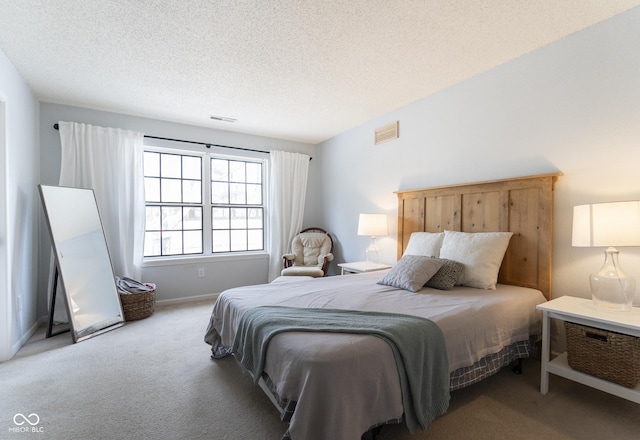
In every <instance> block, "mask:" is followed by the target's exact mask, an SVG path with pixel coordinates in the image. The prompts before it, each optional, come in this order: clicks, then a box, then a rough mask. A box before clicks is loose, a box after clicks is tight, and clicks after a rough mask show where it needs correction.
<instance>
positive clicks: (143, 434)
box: [0, 301, 640, 440]
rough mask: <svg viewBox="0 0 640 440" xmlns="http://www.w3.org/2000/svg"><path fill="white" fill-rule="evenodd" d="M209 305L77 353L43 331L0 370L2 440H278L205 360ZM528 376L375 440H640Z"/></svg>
mask: <svg viewBox="0 0 640 440" xmlns="http://www.w3.org/2000/svg"><path fill="white" fill-rule="evenodd" d="M212 305H213V303H212V301H206V302H196V303H187V304H182V305H177V306H170V307H159V308H158V310H157V311H156V313H155V314H154V315H153V316H151V317H149V318H147V319H144V320H140V321H134V322H131V323H129V324H127V325H126V326H124V327H122V328H119V329H116V330H114V331H111V332H108V333H105V334H103V335H100V336H97V337H95V338H92V339H89V340H86V341H83V342H80V343H78V344H72V343H71V337H70V335H69V334H63V335H59V336H55V337H53V338H49V339H46V338H44V330H42V331H39V332H38V333H37V334H36V335H35V336H34V337H33V338H32V339H31V340H30V341H29V343H28V344H26V345H25V346H24V347H23V348H22V350H20V352H19V353H18V354H17V355H16V356H15V357H14V358H13V359H12V360H10V361H8V362H5V363H2V364H0V396H1V399H0V438H1V439H27V438H29V439H32V438H33V439H36V438H37V439H47V440H50V439H53V440H57V439H65V440H67V439H82V440H86V439H96V440H100V439H176V438H181V439H213V440H223V439H229V440H244V439H251V440H258V439H265V440H266V439H273V440H278V439H280V437H281V435H282V434H283V433H284V432H285V430H286V424H284V423H283V422H281V421H280V420H279V414H278V412H277V410H276V409H275V408H274V407H273V405H272V404H271V402H270V401H269V399H268V398H267V397H266V396H265V395H264V394H263V392H262V391H261V390H260V389H259V388H258V387H257V386H254V385H253V383H252V382H251V379H250V377H249V375H248V374H247V373H244V372H243V371H242V369H241V367H240V366H239V365H238V364H237V363H236V361H235V360H233V359H224V360H220V361H212V360H211V359H210V358H209V354H210V351H209V346H208V345H206V344H205V343H204V342H203V339H202V338H203V335H204V331H205V328H206V326H207V323H208V318H209V315H210V312H211V308H212ZM524 367H525V370H524V374H522V375H520V376H518V375H515V374H513V373H511V371H510V370H509V369H504V370H503V371H501V372H500V373H499V374H497V375H495V376H493V377H491V378H489V379H487V380H485V381H483V382H481V383H479V384H476V385H473V386H471V387H469V388H466V389H463V390H459V391H456V392H454V393H452V400H451V405H450V409H449V412H448V413H447V414H445V415H444V416H442V417H440V418H438V419H437V420H436V421H435V422H434V423H433V424H432V425H431V426H430V427H429V429H428V430H427V431H426V432H417V433H415V434H414V435H411V434H409V432H408V431H407V429H406V427H405V426H404V425H397V426H387V427H384V428H383V429H382V430H381V432H380V433H379V434H378V436H377V437H376V439H377V440H436V439H437V440H450V439H451V440H453V439H456V440H462V439H478V440H480V439H483V440H484V439H498V438H500V439H502V438H517V439H519V440H528V439H531V440H534V439H535V440H540V439H545V440H546V439H558V440H568V439H575V440H578V439H579V440H590V439H593V440H596V439H598V440H601V439H608V438H616V439H620V440H625V439H629V440H631V439H634V440H635V439H638V438H640V405H638V404H634V403H632V402H629V401H626V400H623V399H620V398H617V397H614V396H610V395H608V394H605V393H602V392H600V391H597V390H593V389H590V388H588V387H585V386H582V385H579V384H575V383H572V382H570V381H567V380H565V379H562V378H559V377H555V376H552V377H551V383H550V392H549V394H547V395H546V396H542V395H541V394H540V393H539V388H538V386H539V380H540V378H539V374H540V368H539V363H538V361H535V360H527V361H526V362H525V364H524ZM22 416H24V417H22ZM27 419H28V420H27ZM26 431H28V432H26ZM296 440H298V439H296ZM299 440H304V439H299ZM354 440H356V439H354Z"/></svg>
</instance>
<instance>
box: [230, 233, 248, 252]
mask: <svg viewBox="0 0 640 440" xmlns="http://www.w3.org/2000/svg"><path fill="white" fill-rule="evenodd" d="M231 250H232V251H246V250H247V231H245V230H240V231H234V230H232V231H231Z"/></svg>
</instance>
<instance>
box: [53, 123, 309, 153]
mask: <svg viewBox="0 0 640 440" xmlns="http://www.w3.org/2000/svg"><path fill="white" fill-rule="evenodd" d="M53 128H55V129H56V130H58V129H60V126H59V125H58V124H57V123H56V124H53ZM144 137H146V138H149V139H160V140H162V141H174V142H185V143H187V144H197V145H204V146H205V147H207V148H211V147H220V148H230V149H232V150H242V151H251V152H253V153H265V154H269V152H268V151H264V150H254V149H251V148H243V147H232V146H229V145H218V144H210V143H207V142H197V141H185V140H183V139H173V138H166V137H159V136H150V135H147V134H145V135H144ZM309 160H313V157H309Z"/></svg>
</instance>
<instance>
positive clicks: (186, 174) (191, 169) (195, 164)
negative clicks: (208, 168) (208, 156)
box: [182, 156, 202, 180]
mask: <svg viewBox="0 0 640 440" xmlns="http://www.w3.org/2000/svg"><path fill="white" fill-rule="evenodd" d="M201 176H202V160H201V159H200V158H199V157H193V156H182V178H183V179H196V180H200V179H201Z"/></svg>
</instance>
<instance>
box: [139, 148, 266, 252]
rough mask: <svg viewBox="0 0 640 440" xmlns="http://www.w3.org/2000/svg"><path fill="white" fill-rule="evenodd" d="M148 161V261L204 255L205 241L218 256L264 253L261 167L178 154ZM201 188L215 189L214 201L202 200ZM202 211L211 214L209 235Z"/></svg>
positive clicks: (153, 155) (151, 154) (150, 155)
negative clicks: (238, 253) (256, 251)
mask: <svg viewBox="0 0 640 440" xmlns="http://www.w3.org/2000/svg"><path fill="white" fill-rule="evenodd" d="M207 160H208V161H209V165H208V166H209V167H210V168H209V170H206V169H205V170H204V171H205V172H206V174H210V175H208V176H207V180H208V181H207V182H203V181H202V180H203V177H204V176H203V169H202V164H203V161H207ZM144 161H145V162H144V172H145V199H146V202H147V207H146V226H145V229H146V230H145V246H144V252H145V256H161V255H183V254H202V253H203V252H204V247H203V243H204V242H205V241H207V242H209V241H210V242H211V248H212V251H213V252H215V253H220V252H232V251H235V252H238V251H239V252H242V251H247V250H263V249H264V240H265V235H264V234H265V231H264V207H263V206H262V205H263V203H264V200H265V195H264V190H265V188H264V186H263V164H262V163H261V162H254V161H245V160H242V159H237V160H229V159H224V158H214V157H213V156H212V155H211V154H206V155H204V156H203V155H195V154H182V152H179V151H176V152H175V153H159V152H153V151H146V152H145V154H144ZM204 163H207V162H204ZM203 184H208V185H211V200H210V201H209V200H203V194H204V193H205V190H206V188H204V187H203ZM204 209H207V210H208V209H211V211H210V215H211V229H209V227H208V226H209V225H208V224H209V221H207V222H206V223H207V230H204V229H203V227H204V223H205V222H204V221H203V217H202V216H203V213H204V212H205V211H204ZM208 248H209V244H207V249H208Z"/></svg>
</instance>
